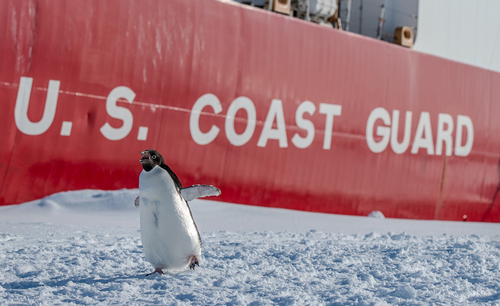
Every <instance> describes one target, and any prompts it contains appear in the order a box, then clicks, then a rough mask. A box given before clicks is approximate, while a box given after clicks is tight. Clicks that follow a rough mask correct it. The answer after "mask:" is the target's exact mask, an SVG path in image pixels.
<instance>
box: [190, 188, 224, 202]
mask: <svg viewBox="0 0 500 306" xmlns="http://www.w3.org/2000/svg"><path fill="white" fill-rule="evenodd" d="M219 194H220V189H219V188H217V187H215V186H212V185H193V186H191V187H187V188H182V189H181V195H182V197H183V198H184V200H186V201H187V202H189V201H192V200H194V199H196V198H203V197H209V196H218V195H219Z"/></svg>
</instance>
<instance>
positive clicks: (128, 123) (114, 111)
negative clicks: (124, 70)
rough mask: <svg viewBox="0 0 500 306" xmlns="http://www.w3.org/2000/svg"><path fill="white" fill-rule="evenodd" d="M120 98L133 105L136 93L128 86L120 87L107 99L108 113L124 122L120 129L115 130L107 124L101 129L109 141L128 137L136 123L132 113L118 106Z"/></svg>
mask: <svg viewBox="0 0 500 306" xmlns="http://www.w3.org/2000/svg"><path fill="white" fill-rule="evenodd" d="M120 98H124V99H126V100H127V102H128V103H132V101H134V98H135V93H134V92H133V91H132V90H131V89H130V88H128V87H126V86H118V87H116V88H115V89H113V90H112V91H111V92H110V93H109V95H108V98H107V99H106V112H107V113H108V115H109V116H110V117H112V118H115V119H120V120H122V121H123V125H122V126H121V127H120V128H114V127H112V126H111V125H110V124H109V123H107V122H106V123H105V124H104V125H103V126H102V127H101V133H102V135H104V137H106V138H107V139H109V140H120V139H123V138H125V137H127V135H128V133H130V131H131V130H132V124H133V123H134V117H133V116H132V112H131V111H130V110H129V109H127V108H125V107H120V106H117V105H116V102H117V101H118V99H120Z"/></svg>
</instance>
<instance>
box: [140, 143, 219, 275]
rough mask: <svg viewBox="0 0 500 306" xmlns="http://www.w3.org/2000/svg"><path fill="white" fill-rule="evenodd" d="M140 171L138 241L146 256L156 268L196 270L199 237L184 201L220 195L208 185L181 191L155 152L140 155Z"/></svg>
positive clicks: (174, 176) (173, 174)
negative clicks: (139, 230)
mask: <svg viewBox="0 0 500 306" xmlns="http://www.w3.org/2000/svg"><path fill="white" fill-rule="evenodd" d="M140 153H141V159H140V163H141V165H142V168H143V171H142V172H141V174H140V176H139V196H138V197H137V198H136V199H135V206H136V207H137V208H138V209H139V214H140V223H141V241H142V246H143V250H144V254H145V256H146V260H147V261H149V262H150V263H151V264H152V265H153V267H154V268H155V270H154V272H153V273H150V274H147V275H146V276H149V275H152V274H155V273H159V274H163V270H164V269H165V270H182V269H184V268H185V267H186V266H189V269H193V270H194V268H195V266H199V261H200V256H201V248H202V243H201V237H200V233H199V231H198V228H197V226H196V223H195V221H194V219H193V215H192V213H191V209H190V208H189V205H188V203H187V201H191V200H193V199H196V198H199V197H205V196H212V195H214V196H218V195H220V193H221V191H220V189H219V188H217V187H214V186H211V185H194V186H191V187H188V188H182V184H181V182H180V180H179V178H178V177H177V175H175V173H174V172H173V171H172V170H171V169H170V168H169V167H168V166H167V165H166V164H165V160H164V159H163V156H161V154H160V153H158V152H157V151H156V150H145V151H141V152H140Z"/></svg>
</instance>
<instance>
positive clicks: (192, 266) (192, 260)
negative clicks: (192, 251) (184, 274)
mask: <svg viewBox="0 0 500 306" xmlns="http://www.w3.org/2000/svg"><path fill="white" fill-rule="evenodd" d="M195 265H196V266H198V267H199V266H200V261H199V260H198V256H193V257H192V258H191V263H190V264H189V270H194V267H195Z"/></svg>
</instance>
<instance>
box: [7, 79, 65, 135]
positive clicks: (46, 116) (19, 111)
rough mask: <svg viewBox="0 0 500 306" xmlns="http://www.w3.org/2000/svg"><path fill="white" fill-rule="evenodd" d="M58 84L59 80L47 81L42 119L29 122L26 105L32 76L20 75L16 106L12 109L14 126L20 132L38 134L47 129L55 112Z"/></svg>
mask: <svg viewBox="0 0 500 306" xmlns="http://www.w3.org/2000/svg"><path fill="white" fill-rule="evenodd" d="M60 84H61V82H60V81H54V80H50V81H49V89H48V91H47V99H46V100H45V108H44V110H43V116H42V119H41V120H40V121H38V122H31V121H30V120H29V118H28V107H29V104H30V95H31V87H32V85H33V78H28V77H21V82H20V83H19V90H18V91H17V99H16V107H15V109H14V119H15V121H16V126H17V128H18V129H19V130H20V131H21V132H23V133H24V134H26V135H40V134H43V133H45V132H46V131H47V130H48V129H49V127H50V126H51V125H52V122H53V121H54V116H55V114H56V108H57V98H58V96H59V85H60Z"/></svg>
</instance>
